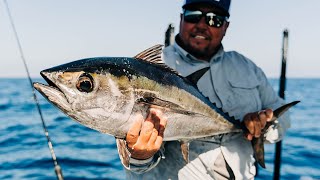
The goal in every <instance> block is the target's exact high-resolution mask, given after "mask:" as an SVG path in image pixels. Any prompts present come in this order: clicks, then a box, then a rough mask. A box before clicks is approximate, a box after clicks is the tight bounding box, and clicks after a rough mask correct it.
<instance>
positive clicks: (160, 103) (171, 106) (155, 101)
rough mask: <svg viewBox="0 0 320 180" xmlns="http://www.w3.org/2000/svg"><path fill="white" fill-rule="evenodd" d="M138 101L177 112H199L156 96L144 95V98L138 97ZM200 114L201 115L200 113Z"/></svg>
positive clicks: (192, 113) (188, 113) (189, 113)
mask: <svg viewBox="0 0 320 180" xmlns="http://www.w3.org/2000/svg"><path fill="white" fill-rule="evenodd" d="M137 103H138V104H139V103H140V104H146V105H149V106H150V107H155V108H159V109H164V110H167V111H172V112H176V113H179V114H185V115H197V113H195V112H192V111H188V110H185V109H184V108H183V107H181V106H180V105H178V104H175V103H173V102H170V101H165V100H162V99H159V98H157V97H155V96H144V97H143V98H140V99H138V100H137ZM198 115H200V114H198Z"/></svg>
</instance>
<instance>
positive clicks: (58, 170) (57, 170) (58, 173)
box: [3, 0, 63, 180]
mask: <svg viewBox="0 0 320 180" xmlns="http://www.w3.org/2000/svg"><path fill="white" fill-rule="evenodd" d="M3 2H4V4H5V7H6V10H7V13H8V17H9V20H10V24H11V28H12V31H13V33H14V36H15V39H16V42H17V45H18V49H19V53H20V56H21V59H22V61H23V64H24V68H25V70H26V72H27V76H28V80H29V83H30V86H31V89H32V93H33V99H34V101H35V103H36V107H37V109H38V112H39V115H40V119H41V122H42V128H43V130H44V134H45V136H46V138H47V142H48V147H49V150H50V153H51V156H52V160H53V164H54V169H55V173H56V176H57V179H58V180H63V175H62V169H61V167H60V166H59V164H58V161H57V157H56V155H55V153H54V150H53V145H52V142H51V140H50V136H49V132H48V129H47V126H46V123H45V122H44V119H43V115H42V111H41V109H40V105H39V101H38V98H37V96H36V93H35V90H34V88H33V86H32V85H33V83H32V79H31V77H30V73H29V69H28V66H27V61H26V59H25V56H24V53H23V51H22V46H21V43H20V40H19V36H18V33H17V30H16V28H15V25H14V21H13V18H12V16H11V13H10V9H9V5H8V2H7V0H3Z"/></svg>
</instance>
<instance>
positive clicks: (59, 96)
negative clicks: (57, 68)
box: [33, 71, 71, 111]
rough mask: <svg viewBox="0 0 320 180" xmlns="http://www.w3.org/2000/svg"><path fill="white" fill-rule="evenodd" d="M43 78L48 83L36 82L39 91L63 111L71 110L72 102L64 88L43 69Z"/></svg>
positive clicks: (35, 85)
mask: <svg viewBox="0 0 320 180" xmlns="http://www.w3.org/2000/svg"><path fill="white" fill-rule="evenodd" d="M40 74H41V76H42V77H43V79H44V80H45V81H46V82H47V83H48V85H45V84H42V83H39V82H34V83H33V87H34V88H35V89H36V90H37V91H39V93H40V94H41V95H42V96H44V97H45V98H46V99H47V100H48V101H49V102H51V103H53V104H54V105H56V106H58V107H59V108H60V109H62V110H63V111H70V110H71V108H70V103H69V101H68V98H67V97H66V95H65V94H64V93H63V92H62V90H61V89H60V88H59V87H58V86H57V85H56V84H55V83H54V82H53V81H52V80H50V78H49V73H47V72H44V71H41V72H40Z"/></svg>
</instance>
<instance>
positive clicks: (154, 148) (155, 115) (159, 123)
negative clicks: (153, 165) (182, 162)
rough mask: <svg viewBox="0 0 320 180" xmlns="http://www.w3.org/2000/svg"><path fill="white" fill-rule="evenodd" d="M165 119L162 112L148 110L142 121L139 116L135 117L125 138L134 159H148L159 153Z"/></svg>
mask: <svg viewBox="0 0 320 180" xmlns="http://www.w3.org/2000/svg"><path fill="white" fill-rule="evenodd" d="M166 124H167V119H166V118H165V117H164V116H163V113H162V111H160V110H157V109H154V108H150V110H149V114H148V116H147V118H146V120H145V121H144V118H143V117H142V115H141V114H139V115H137V116H136V117H135V122H134V124H133V125H132V127H131V128H130V129H129V131H128V133H127V137H126V141H127V146H128V149H129V151H130V153H131V157H132V158H134V159H141V160H142V159H148V158H150V157H152V156H153V155H154V154H155V153H156V152H158V151H159V149H160V147H161V144H162V140H163V132H164V129H165V126H166Z"/></svg>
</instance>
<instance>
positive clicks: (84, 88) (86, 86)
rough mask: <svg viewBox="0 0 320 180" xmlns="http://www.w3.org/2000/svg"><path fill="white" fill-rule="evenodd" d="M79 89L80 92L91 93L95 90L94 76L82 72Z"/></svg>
mask: <svg viewBox="0 0 320 180" xmlns="http://www.w3.org/2000/svg"><path fill="white" fill-rule="evenodd" d="M76 86H77V89H78V90H79V91H80V92H86V93H89V92H91V91H92V90H93V78H92V76H91V75H90V74H87V73H84V74H82V75H81V76H80V77H79V79H78V82H77V85H76Z"/></svg>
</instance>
